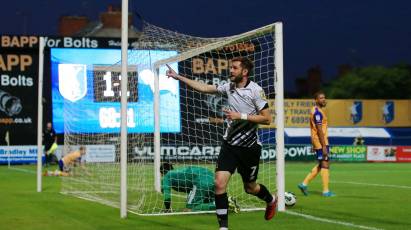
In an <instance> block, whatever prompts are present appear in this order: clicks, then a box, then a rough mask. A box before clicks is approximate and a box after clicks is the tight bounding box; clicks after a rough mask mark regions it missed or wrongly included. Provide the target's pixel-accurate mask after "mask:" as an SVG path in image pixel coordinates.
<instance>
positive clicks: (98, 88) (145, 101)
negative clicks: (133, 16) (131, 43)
mask: <svg viewBox="0 0 411 230" xmlns="http://www.w3.org/2000/svg"><path fill="white" fill-rule="evenodd" d="M176 54H177V52H176V51H164V50H133V51H129V60H128V74H127V78H128V90H127V98H128V99H127V101H128V108H127V127H128V132H129V133H151V132H154V112H153V103H154V74H153V72H152V66H153V64H154V63H155V62H156V61H158V60H161V59H165V58H169V57H172V56H175V55H176ZM50 57H51V79H52V81H51V82H52V107H53V126H54V129H55V130H56V132H57V133H64V132H66V133H67V132H70V133H119V132H120V106H121V105H120V98H121V84H120V82H121V77H122V76H121V62H120V60H121V50H118V49H75V48H73V49H68V48H52V49H51V55H50ZM130 57H131V58H130ZM171 66H172V67H173V68H174V69H175V70H177V69H178V64H177V63H173V64H171ZM166 68H167V67H165V66H164V67H161V68H160V70H159V78H160V131H161V132H163V133H177V132H180V131H181V122H180V120H181V115H180V95H179V83H178V81H175V80H173V79H170V78H168V77H166V76H165V72H166ZM65 129H66V130H65Z"/></svg>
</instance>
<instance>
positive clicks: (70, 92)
mask: <svg viewBox="0 0 411 230" xmlns="http://www.w3.org/2000/svg"><path fill="white" fill-rule="evenodd" d="M58 72H59V91H60V94H61V96H63V97H64V98H65V99H67V100H69V101H71V102H76V101H78V100H80V99H82V98H83V97H84V96H86V94H87V66H86V65H82V64H59V66H58Z"/></svg>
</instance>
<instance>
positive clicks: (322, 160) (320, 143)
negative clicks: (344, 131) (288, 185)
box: [298, 92, 335, 197]
mask: <svg viewBox="0 0 411 230" xmlns="http://www.w3.org/2000/svg"><path fill="white" fill-rule="evenodd" d="M314 99H315V106H314V107H313V108H312V109H311V113H310V128H311V143H312V145H313V149H314V151H315V153H316V155H317V160H318V165H316V166H315V167H314V168H313V169H312V170H311V172H310V173H308V175H307V176H306V177H305V179H304V181H303V182H302V183H301V184H299V185H298V188H299V189H300V190H301V192H302V193H303V194H304V195H305V196H307V195H308V184H309V183H310V181H311V180H313V179H314V178H315V177H316V176H317V175H318V173H320V174H321V178H322V182H323V196H325V197H330V196H335V194H334V193H332V192H331V191H330V190H329V188H328V184H329V177H330V172H329V170H330V163H329V145H328V130H327V116H326V115H325V113H324V111H323V108H324V107H325V105H326V104H327V102H326V100H325V94H324V93H323V92H317V93H316V94H315V95H314Z"/></svg>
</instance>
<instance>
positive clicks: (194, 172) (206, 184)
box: [160, 163, 239, 212]
mask: <svg viewBox="0 0 411 230" xmlns="http://www.w3.org/2000/svg"><path fill="white" fill-rule="evenodd" d="M160 172H161V175H162V176H163V178H162V182H161V185H162V187H161V191H162V193H163V198H164V207H165V211H166V212H171V189H173V190H175V191H178V192H184V193H186V194H188V195H187V203H186V208H185V211H209V210H215V202H214V197H215V190H214V188H215V185H214V173H213V172H211V171H210V170H208V169H206V168H203V167H198V166H188V167H181V168H177V169H174V168H173V165H172V164H170V163H163V164H162V165H161V167H160ZM230 203H231V206H232V208H233V209H234V211H235V212H238V210H239V207H238V205H237V203H236V200H235V199H234V198H232V199H231V202H230Z"/></svg>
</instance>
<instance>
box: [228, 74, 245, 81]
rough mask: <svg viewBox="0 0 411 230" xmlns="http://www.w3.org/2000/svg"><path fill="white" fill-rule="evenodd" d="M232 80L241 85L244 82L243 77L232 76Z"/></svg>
mask: <svg viewBox="0 0 411 230" xmlns="http://www.w3.org/2000/svg"><path fill="white" fill-rule="evenodd" d="M230 80H231V82H234V83H240V82H241V81H242V80H243V76H241V75H238V76H234V75H231V77H230Z"/></svg>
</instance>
